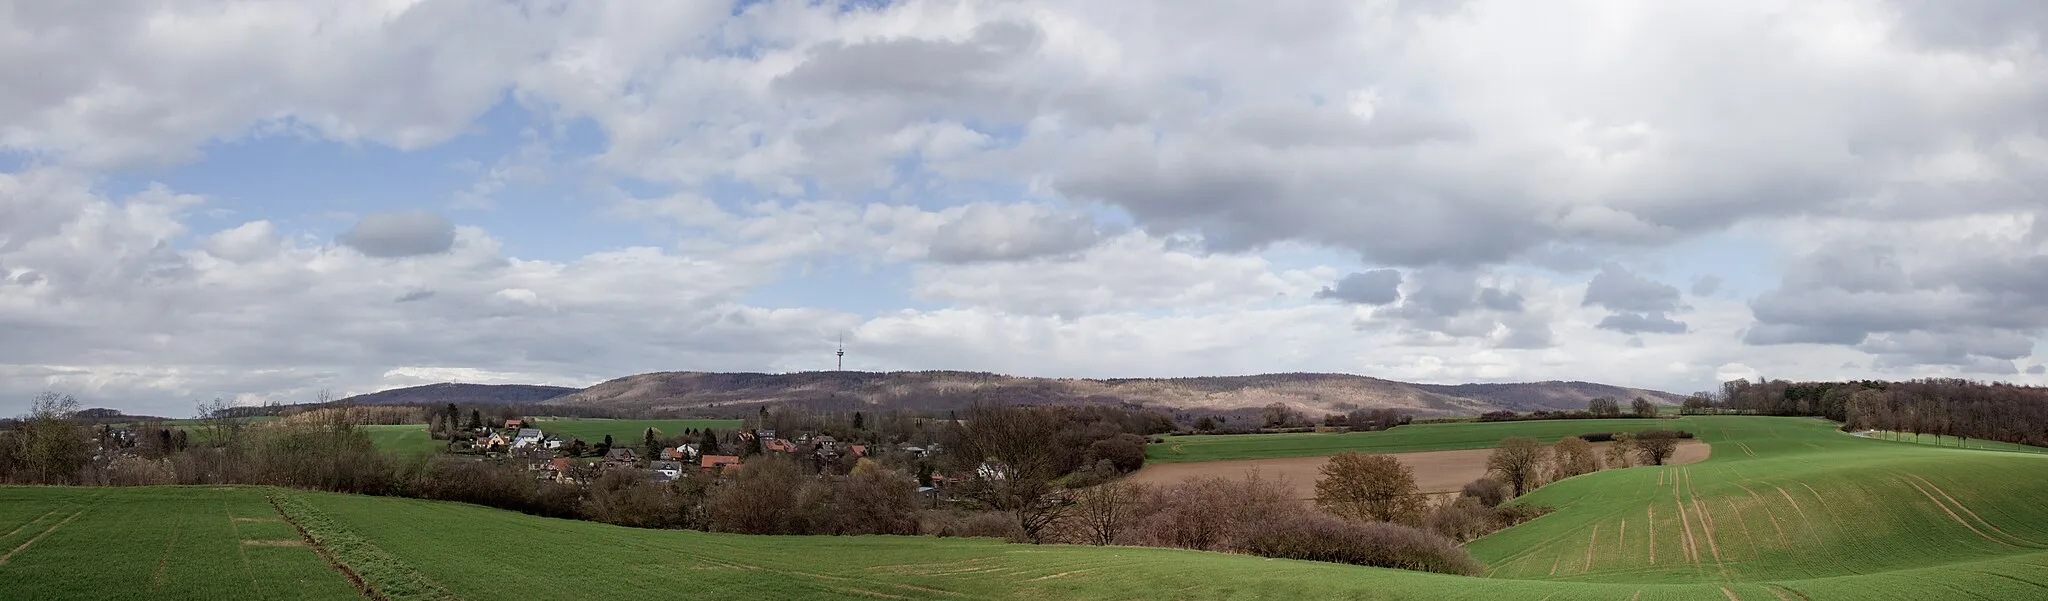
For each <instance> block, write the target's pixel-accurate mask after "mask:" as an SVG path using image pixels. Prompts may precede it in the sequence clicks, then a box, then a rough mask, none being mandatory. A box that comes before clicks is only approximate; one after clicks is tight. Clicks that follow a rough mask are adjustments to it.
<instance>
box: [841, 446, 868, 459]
mask: <svg viewBox="0 0 2048 601" xmlns="http://www.w3.org/2000/svg"><path fill="white" fill-rule="evenodd" d="M846 448H847V449H850V450H852V451H853V456H855V457H866V456H868V446H867V445H864V444H856V445H847V447H846Z"/></svg>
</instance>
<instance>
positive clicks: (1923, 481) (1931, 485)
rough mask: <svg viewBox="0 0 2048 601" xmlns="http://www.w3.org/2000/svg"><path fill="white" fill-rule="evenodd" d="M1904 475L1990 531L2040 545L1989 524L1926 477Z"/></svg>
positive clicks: (2027, 543) (1988, 521)
mask: <svg viewBox="0 0 2048 601" xmlns="http://www.w3.org/2000/svg"><path fill="white" fill-rule="evenodd" d="M1906 477H1907V478H1912V479H1914V480H1918V481H1920V483H1921V484H1925V485H1927V488H1929V489H1932V490H1933V491H1934V492H1936V493H1939V494H1940V495H1941V498H1944V499H1948V502H1949V503H1952V504H1954V505H1955V506H1956V509H1960V510H1962V512H1963V513H1965V514H1968V515H1969V516H1970V519H1973V520H1977V522H1978V523H1980V524H1983V525H1984V527H1985V528H1989V529H1991V531H1992V532H1996V533H1999V534H2000V535H2002V536H2004V537H2006V538H2009V539H2012V540H2015V541H2019V542H2021V543H2024V544H2026V545H2029V546H2037V547H2038V546H2040V543H2036V542H2034V541H2030V540H2027V539H2024V538H2020V537H2019V536H2016V535H2014V534H2013V533H2011V532H2006V531H2004V530H2000V529H1998V527H1997V526H1994V525H1992V524H1991V520H1987V519H1984V518H1983V516H1979V515H1977V512H1975V511H1970V507H1969V506H1968V505H1964V504H1963V502H1962V501H1958V500H1956V498H1955V497H1951V496H1949V494H1948V491H1945V490H1942V489H1941V487H1939V486H1935V485H1934V483H1933V482H1930V481H1928V480H1927V479H1926V478H1922V477H1920V476H1919V475H1917V474H1906Z"/></svg>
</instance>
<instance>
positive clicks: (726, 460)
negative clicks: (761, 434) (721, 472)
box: [698, 455, 740, 467]
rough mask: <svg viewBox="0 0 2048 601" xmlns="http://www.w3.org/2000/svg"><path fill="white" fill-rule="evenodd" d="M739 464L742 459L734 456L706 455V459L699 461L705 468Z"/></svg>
mask: <svg viewBox="0 0 2048 601" xmlns="http://www.w3.org/2000/svg"><path fill="white" fill-rule="evenodd" d="M739 464H740V458H739V457H735V456H732V455H705V456H704V459H702V460H700V461H698V465H701V466H703V467H719V466H724V465H739Z"/></svg>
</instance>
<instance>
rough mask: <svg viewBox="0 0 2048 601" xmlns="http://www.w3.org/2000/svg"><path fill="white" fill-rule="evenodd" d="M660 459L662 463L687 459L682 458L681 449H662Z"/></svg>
mask: <svg viewBox="0 0 2048 601" xmlns="http://www.w3.org/2000/svg"><path fill="white" fill-rule="evenodd" d="M661 459H662V461H682V460H684V459H687V458H686V457H684V456H683V450H682V449H668V448H664V449H662V450H661Z"/></svg>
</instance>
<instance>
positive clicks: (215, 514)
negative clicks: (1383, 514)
mask: <svg viewBox="0 0 2048 601" xmlns="http://www.w3.org/2000/svg"><path fill="white" fill-rule="evenodd" d="M1586 423H1603V422H1586ZM1604 423H1606V424H1613V423H1614V422H1611V421H1610V422H1604ZM1657 423H1658V425H1668V424H1671V423H1672V422H1671V421H1662V422H1657ZM1446 425H1447V426H1452V427H1459V428H1474V429H1479V430H1480V431H1481V432H1482V433H1483V434H1466V435H1454V434H1451V433H1443V434H1437V435H1436V439H1435V442H1430V441H1408V442H1405V443H1401V444H1402V445H1408V446H1416V445H1421V446H1428V445H1431V444H1468V443H1469V444H1472V445H1475V446H1484V445H1479V444H1477V443H1476V442H1471V441H1484V440H1486V439H1488V437H1493V439H1495V440H1497V438H1498V437H1499V436H1505V435H1507V434H1503V433H1504V432H1507V431H1509V430H1503V429H1502V428H1500V426H1520V428H1512V429H1510V430H1513V431H1516V433H1517V434H1522V435H1532V436H1543V437H1550V438H1554V437H1556V436H1562V435H1568V434H1569V433H1576V432H1569V433H1564V432H1545V431H1541V430H1540V429H1536V430H1534V431H1532V430H1531V427H1532V426H1538V425H1550V424H1545V423H1544V422H1518V423H1511V424H1446ZM1411 427H1413V426H1411ZM1683 427H1684V428H1686V429H1688V430H1691V431H1693V432H1696V433H1697V434H1698V435H1699V437H1700V438H1701V439H1702V440H1705V441H1706V442H1708V443H1710V444H1711V445H1713V456H1712V458H1710V459H1709V460H1707V461H1705V462H1701V463H1695V464H1691V465H1686V466H1673V467H1639V468H1629V469H1619V470H1608V471H1604V472H1596V473H1593V474H1588V475H1584V476H1579V477H1576V478H1571V479H1567V480H1564V481H1561V482H1557V483H1554V484H1551V485H1549V486H1546V487H1543V488H1541V489H1538V490H1537V491H1535V492H1533V493H1531V494H1530V495H1528V496H1526V497H1523V498H1522V499H1521V500H1519V501H1517V502H1522V503H1534V504H1542V505H1549V506H1552V507H1555V508H1556V511H1555V512H1553V513H1551V514H1549V515H1546V516H1544V517H1541V518H1538V519H1536V520H1534V521H1532V522H1529V523H1527V524H1523V525H1521V526H1517V527H1515V528H1511V529H1508V530H1504V531H1501V532H1499V533H1496V534H1494V535H1492V536H1489V537H1486V538H1482V539H1479V540H1477V541H1473V542H1472V543H1470V544H1468V545H1467V548H1468V549H1469V550H1470V551H1471V552H1472V554H1473V555H1474V556H1475V557H1476V558H1478V559H1479V560H1481V561H1482V562H1484V563H1486V564H1487V566H1488V571H1487V573H1486V575H1485V576H1484V577H1460V576H1445V575H1437V574H1424V573H1416V572H1402V571H1396V570H1386V569H1378V568H1363V567H1355V566H1348V565H1338V564H1326V563H1316V562H1305V561H1291V560H1269V559H1263V558H1258V557H1251V556H1243V555H1230V554H1219V553H1203V552H1194V551H1180V550H1169V549H1145V548H1128V547H1085V546H1063V545H1045V546H1034V545H1020V544H1007V543H1002V542H999V541H994V540H985V539H957V538H953V539H939V538H919V537H886V536H881V537H793V536H746V535H728V534H712V533H701V532H689V531H657V530H640V529H631V528H622V527H616V526H609V525H604V524H598V523H593V522H581V521H572V520H558V519H549V518H537V517H531V516H526V515H521V514H517V513H512V512H507V511H501V510H495V509H488V508H483V507H477V506H473V505H466V504H459V503H446V502H435V501H419V500H410V499H396V498H382V497H367V496H353V495H341V494H328V493H310V492H300V491H287V490H283V489H275V488H260V487H151V488H61V487H0V554H4V557H0V597H4V598H24V599H43V598H63V599H163V598H178V599H202V598H203V599H267V598H313V599H322V598H336V599H340V598H357V597H361V596H362V595H361V594H359V593H357V591H355V590H354V589H353V588H352V587H351V585H350V584H349V583H348V581H347V580H346V579H345V578H344V577H343V576H342V575H341V573H340V572H338V571H336V570H334V569H330V568H329V566H328V565H327V564H326V562H324V561H323V560H322V559H321V558H320V556H319V555H317V554H316V553H315V552H314V550H313V549H312V548H309V547H307V546H304V545H303V540H302V539H297V537H296V536H295V534H296V530H295V529H294V528H293V526H292V523H297V524H298V525H301V526H307V527H308V530H309V531H311V532H313V533H314V536H315V537H317V538H318V540H320V541H322V543H323V548H326V549H328V550H329V551H330V552H331V553H332V554H333V555H334V556H335V557H336V558H337V559H338V560H339V561H340V562H341V563H343V564H345V565H347V566H348V567H350V568H351V570H352V571H353V572H355V573H357V574H359V575H360V576H361V578H362V579H363V580H364V581H366V582H369V583H370V586H372V587H382V588H379V589H378V590H376V591H374V592H376V593H377V594H378V595H379V596H382V597H385V598H392V599H408V598H441V599H488V598H509V597H520V598H589V597H597V596H602V597H604V598H618V597H622V596H625V597H645V598H680V597H693V596H711V595H718V596H726V595H732V594H744V595H747V596H752V597H761V598H774V599H846V598H881V599H983V598H1009V599H1303V598H1316V599H1324V598H1343V599H1453V598H1455V599H1510V600H1518V599H1526V600H1528V601H1542V600H1545V599H1551V600H1560V599H1613V600H1616V601H1623V600H1636V601H1644V600H1651V601H1654V600H1661V599H1699V600H1717V601H1725V600H1728V599H1734V600H1737V601H1743V600H1748V601H1773V600H1827V599H1950V598H1973V599H1974V598H1983V599H2040V598H2048V507H2044V506H2043V504H2042V503H2041V502H2040V499H2042V498H2048V456H2043V455H2035V454H2029V453H2012V452H2004V451H1983V450H1971V449H1957V448H1952V447H1942V446H1935V445H1926V444H1912V443H1905V442H1892V441H1886V440H1872V439H1866V438H1859V437H1855V436H1850V435H1847V434H1843V433H1840V432H1838V431H1836V430H1835V429H1834V424H1831V423H1828V422H1824V421H1820V420H1814V419H1804V418H1766V417H1688V418H1686V419H1685V420H1684V423H1683ZM1407 428H1408V427H1404V428H1397V429H1396V430H1394V431H1392V432H1387V433H1376V434H1391V433H1398V432H1400V431H1401V430H1404V429H1407ZM1602 429H1626V428H1618V427H1616V428H1607V427H1603V428H1602ZM615 436H616V434H615ZM1314 436H1349V435H1314ZM1219 438H1220V437H1219ZM1236 438H1252V437H1251V436H1245V437H1236ZM1375 444H1378V443H1375ZM1380 448H1385V447H1380ZM1438 448H1442V447H1438ZM1454 448H1455V447H1454ZM1465 448H1470V447H1469V446H1468V447H1465ZM1297 450H1298V449H1297ZM272 501H276V504H275V505H273V503H272ZM287 517H289V518H290V519H291V520H292V522H284V521H281V520H283V519H284V518H287ZM479 533H486V534H484V535H479ZM295 539H297V540H301V542H300V543H298V544H294V543H293V542H292V541H294V540H295Z"/></svg>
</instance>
